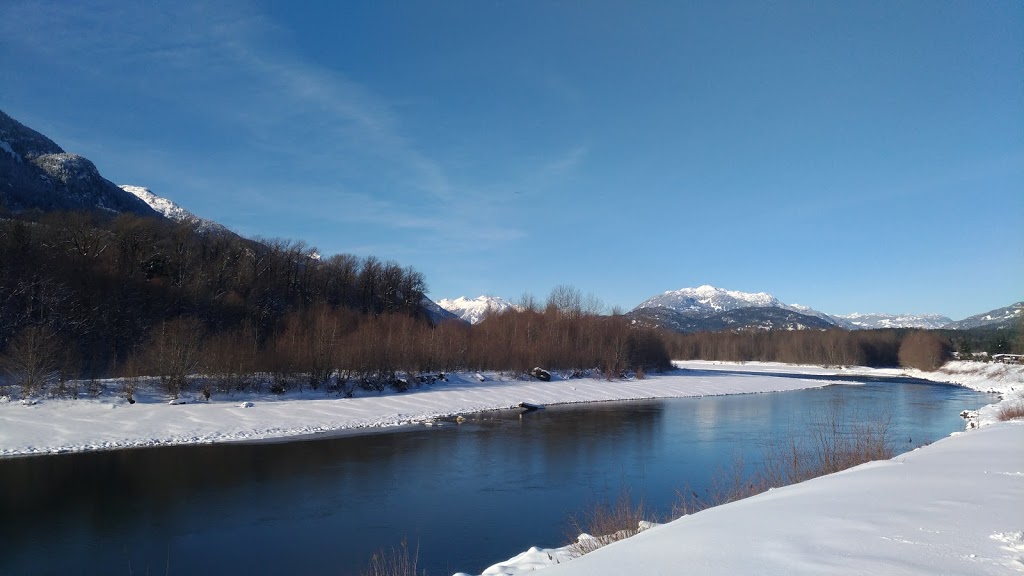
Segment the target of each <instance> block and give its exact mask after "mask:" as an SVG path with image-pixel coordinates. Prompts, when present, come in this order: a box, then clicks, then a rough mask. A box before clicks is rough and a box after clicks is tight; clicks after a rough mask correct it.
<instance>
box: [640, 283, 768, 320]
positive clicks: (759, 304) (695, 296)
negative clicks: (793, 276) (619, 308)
mask: <svg viewBox="0 0 1024 576" xmlns="http://www.w3.org/2000/svg"><path fill="white" fill-rule="evenodd" d="M658 306H661V307H664V308H671V309H673V310H676V311H679V312H687V311H689V312H696V313H701V314H706V313H709V312H723V311H726V310H735V309H737V308H769V307H771V308H783V307H785V304H783V303H782V302H779V299H778V298H776V297H774V296H772V295H771V294H766V293H764V292H758V293H756V294H754V293H750V292H739V291H737V290H724V289H722V288H715V287H714V286H708V285H704V286H699V287H697V288H682V289H680V290H669V291H667V292H664V293H662V294H659V295H657V296H654V297H652V298H648V299H647V300H644V301H643V302H641V303H640V305H639V306H637V308H655V307H658Z"/></svg>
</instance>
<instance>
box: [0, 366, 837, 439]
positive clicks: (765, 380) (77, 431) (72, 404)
mask: <svg viewBox="0 0 1024 576" xmlns="http://www.w3.org/2000/svg"><path fill="white" fill-rule="evenodd" d="M482 380H483V381H480V378H478V377H477V375H475V374H452V375H449V376H448V381H447V382H445V381H439V382H437V383H434V384H431V385H424V386H422V387H420V388H413V389H411V390H409V391H408V392H404V393H396V392H393V391H387V392H384V393H380V394H378V393H376V392H362V391H360V392H358V393H357V395H356V397H355V398H341V397H338V396H336V395H334V396H330V395H326V394H324V393H323V392H313V391H307V392H304V393H289V394H285V395H281V396H278V395H274V394H269V393H268V394H263V395H251V394H250V395H242V394H239V395H234V396H214V397H213V399H212V400H211V401H202V400H194V399H193V400H191V401H189V402H188V403H185V404H176V405H170V404H168V399H167V398H166V397H164V396H161V395H156V394H151V393H149V394H147V393H136V395H135V398H136V399H137V400H138V402H136V403H135V404H128V403H127V402H125V401H124V399H122V398H119V397H117V396H116V395H115V394H114V393H113V392H110V393H104V394H103V395H101V396H100V397H99V398H79V399H77V400H58V399H39V400H36V401H33V402H30V403H23V402H21V401H19V400H16V399H7V400H5V401H0V456H17V455H30V454H53V453H62V452H80V451H87V450H109V449H117V448H128V447H141V446H157V445H168V444H195V443H209V442H227V441H239V440H250V441H252V440H266V439H274V438H286V437H291V436H300V435H309V434H326V433H347V432H358V431H367V430H370V429H378V430H380V429H383V428H386V427H396V426H402V425H409V424H433V423H434V422H435V420H436V419H437V418H442V417H446V416H452V415H455V414H466V413H472V412H479V411H483V410H495V409H503V408H512V407H515V406H517V405H519V403H521V402H527V403H531V404H540V405H550V404H565V403H581V402H600V401H610V400H634V399H644V398H661V397H663V398H677V397H691V396H710V395H721V394H751V393H758V392H778V391H785V390H797V389H803V388H811V387H819V386H824V385H826V384H829V383H830V382H826V381H822V380H815V379H814V377H813V376H809V377H808V378H807V379H794V378H779V377H773V376H771V375H757V374H753V375H752V374H726V373H712V372H704V371H700V372H695V371H686V370H679V371H675V372H672V373H670V374H662V375H653V376H651V377H649V378H647V379H645V380H613V381H607V380H603V379H600V378H575V379H569V380H561V379H557V378H556V379H555V380H554V381H551V382H540V381H537V380H516V379H505V378H504V377H502V376H501V375H499V374H493V373H487V374H483V375H482ZM105 387H106V388H107V389H109V390H111V391H113V390H116V389H117V385H116V383H113V382H108V383H106V386H105Z"/></svg>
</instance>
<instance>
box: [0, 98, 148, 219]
mask: <svg viewBox="0 0 1024 576" xmlns="http://www.w3.org/2000/svg"><path fill="white" fill-rule="evenodd" d="M0 202H2V203H3V204H4V205H6V207H7V208H8V209H9V210H33V209H35V210H41V211H43V212H50V211H55V210H101V211H105V212H110V213H132V214H138V215H141V216H154V217H160V216H159V215H158V214H157V213H156V212H155V211H154V210H153V209H152V208H150V207H149V206H148V205H147V204H146V203H145V202H143V201H142V200H139V199H138V198H136V197H135V196H133V195H131V194H129V193H127V192H125V191H124V190H121V189H120V188H119V187H118V186H117V185H115V184H114V183H113V182H111V181H109V180H107V179H105V178H103V176H101V175H100V173H99V171H98V170H97V169H96V166H95V165H94V164H93V163H92V162H90V161H89V160H88V159H86V158H83V157H82V156H79V155H77V154H68V153H66V152H65V151H64V150H62V149H61V147H60V146H58V145H57V144H56V143H54V142H53V140H50V139H49V138H47V137H46V136H43V135H42V134H40V133H39V132H36V131H35V130H33V129H31V128H29V127H27V126H25V125H23V124H21V123H20V122H18V121H17V120H15V119H13V118H11V117H10V116H8V115H7V114H5V113H4V112H3V111H0Z"/></svg>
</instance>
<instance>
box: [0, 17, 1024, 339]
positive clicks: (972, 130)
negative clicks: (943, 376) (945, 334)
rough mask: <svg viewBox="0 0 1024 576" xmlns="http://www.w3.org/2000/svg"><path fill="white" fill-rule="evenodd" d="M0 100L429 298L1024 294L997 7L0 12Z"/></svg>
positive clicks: (1021, 132)
mask: <svg viewBox="0 0 1024 576" xmlns="http://www.w3.org/2000/svg"><path fill="white" fill-rule="evenodd" d="M0 109H3V110H4V111H5V112H7V113H8V114H10V115H11V116H13V117H15V118H17V119H19V120H21V121H22V122H23V123H25V124H27V125H29V126H31V127H34V128H36V129H37V130H40V131H41V132H43V133H44V134H47V135H48V136H50V137H51V138H53V139H54V140H55V141H57V143H58V144H60V145H61V146H62V147H64V148H65V149H66V150H68V151H71V152H76V153H79V154H82V155H84V156H86V157H88V158H90V159H91V160H93V161H94V162H95V163H96V165H97V166H98V167H99V169H100V171H101V172H102V173H103V174H104V175H105V176H106V177H107V178H108V179H110V180H113V181H114V182H116V183H119V184H136V185H142V186H147V187H149V188H151V189H152V190H153V191H154V192H155V193H156V194H159V195H161V196H165V197H168V198H170V199H172V200H174V201H176V202H178V203H179V204H181V205H183V206H184V207H185V208H187V209H189V210H191V211H193V212H195V213H197V214H199V215H201V216H204V217H207V218H211V219H214V220H217V221H219V222H221V223H223V224H225V225H227V226H229V227H231V228H232V229H234V230H236V231H238V232H240V233H242V234H244V235H260V236H266V237H285V238H291V239H298V240H304V241H306V242H307V243H309V244H311V245H313V246H316V247H317V248H318V249H319V250H320V251H321V252H322V253H324V254H334V253H340V252H349V253H354V254H359V255H368V254H373V255H376V256H378V257H380V258H382V259H394V260H397V261H398V262H400V263H401V264H403V265H411V266H413V267H415V268H417V269H418V270H420V271H422V272H423V273H424V274H425V275H426V277H427V281H428V283H429V286H430V295H431V296H432V297H434V298H435V299H439V298H442V297H455V296H459V295H466V296H476V295H479V294H483V293H487V294H495V295H500V296H504V297H506V298H510V299H516V298H518V297H519V296H520V295H521V294H523V293H531V294H533V295H534V296H537V297H538V298H544V297H545V296H546V295H547V294H548V292H549V291H550V290H551V288H552V287H554V286H556V285H559V284H571V285H574V286H576V287H577V288H579V289H580V290H581V291H583V292H584V293H593V294H594V295H596V296H598V297H600V298H601V299H602V300H603V301H604V302H605V303H606V304H607V305H609V306H616V305H617V306H620V307H621V308H623V309H629V308H632V307H633V306H635V305H636V304H638V303H640V302H641V301H642V300H644V299H645V298H647V297H649V296H651V295H654V294H657V293H660V292H663V291H665V290H671V289H677V288H682V287H686V286H698V285H701V284H713V285H716V286H720V287H724V288H729V289H732V290H743V291H750V292H758V291H765V292H769V293H772V294H774V295H775V296H777V297H779V298H780V299H781V300H783V301H785V302H788V303H800V304H805V305H809V306H812V307H814V308H816V309H819V310H822V311H825V312H830V313H849V312H854V311H859V312H911V313H924V312H938V313H943V314H946V315H949V316H951V317H953V318H954V319H959V318H962V317H964V316H967V315H970V314H974V313H977V312H982V311H986V310H989V309H992V308H995V307H1000V306H1005V305H1008V304H1010V303H1012V302H1016V301H1019V300H1022V299H1024V192H1022V191H1024V4H1022V3H1021V2H1018V1H1016V0H1013V1H992V2H988V1H985V2H978V1H974V0H970V1H963V2H948V1H940V2H934V1H920V2H917V1H907V2H888V1H885V2H872V1H863V2H819V1H811V2H696V1H693V2H674V1H669V2H644V3H634V2H615V3H611V2H485V1H477V0H471V1H470V0H467V1H439V2H407V3H406V2H357V1H345V2H334V1H328V2H314V1H304V2H283V1H281V2H232V1H218V2H209V3H207V4H206V5H202V4H200V3H192V2H161V1H147V2H135V1H125V2H102V1H101V2H93V1H75V2H64V1H61V2H37V1H22V0H5V1H4V2H3V3H2V4H0Z"/></svg>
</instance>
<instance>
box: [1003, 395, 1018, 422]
mask: <svg viewBox="0 0 1024 576" xmlns="http://www.w3.org/2000/svg"><path fill="white" fill-rule="evenodd" d="M996 418H999V420H1000V421H1002V422H1006V421H1007V420H1017V419H1019V418H1024V398H1018V399H1017V401H1016V402H1004V403H1003V405H1002V406H1000V407H999V411H998V412H996Z"/></svg>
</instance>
